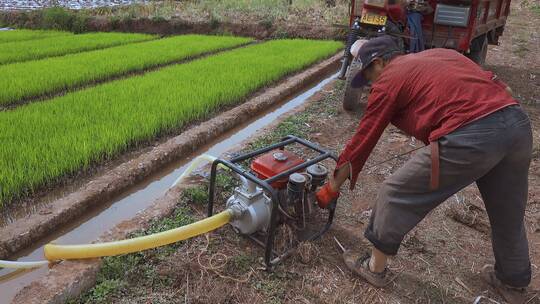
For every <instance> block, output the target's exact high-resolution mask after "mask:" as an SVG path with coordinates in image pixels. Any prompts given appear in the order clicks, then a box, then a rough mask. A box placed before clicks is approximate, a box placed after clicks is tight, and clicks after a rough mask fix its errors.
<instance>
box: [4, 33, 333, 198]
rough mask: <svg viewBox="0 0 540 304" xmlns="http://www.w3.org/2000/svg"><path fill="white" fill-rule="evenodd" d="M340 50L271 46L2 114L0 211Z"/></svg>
mask: <svg viewBox="0 0 540 304" xmlns="http://www.w3.org/2000/svg"><path fill="white" fill-rule="evenodd" d="M341 48H342V43H340V42H335V41H313V40H273V41H269V42H265V43H260V44H255V45H250V46H246V47H243V48H239V49H235V50H231V51H227V52H223V53H220V54H216V55H213V56H209V57H205V58H201V59H198V60H194V61H191V62H188V63H183V64H176V65H171V66H168V67H164V68H162V69H160V70H157V71H154V72H149V73H146V74H143V75H138V76H133V77H129V78H126V79H120V80H115V81H111V82H107V83H104V84H100V85H97V86H94V87H91V88H86V89H83V90H79V91H76V92H72V93H68V94H66V95H64V96H61V97H56V98H53V99H49V100H45V101H41V102H35V103H30V104H27V105H24V106H20V107H18V108H15V109H13V110H10V111H3V112H0V130H2V132H0V142H2V145H0V168H2V170H1V171H0V186H1V189H0V204H2V205H5V204H8V203H9V202H11V201H13V199H15V198H18V197H20V196H23V195H25V194H29V193H32V192H33V191H34V190H36V189H38V188H39V187H43V186H46V185H49V184H50V183H54V182H55V181H56V180H58V179H59V178H62V177H63V176H66V175H70V174H73V173H76V172H78V171H81V170H84V169H87V168H89V167H91V166H93V165H95V164H96V163H99V162H100V161H102V160H105V159H110V158H113V157H115V156H117V155H118V154H119V153H121V152H123V151H126V150H127V149H129V148H132V147H134V146H136V145H137V144H140V143H144V142H147V141H149V140H152V139H155V138H156V137H158V136H161V135H166V134H170V133H172V132H177V131H179V130H181V128H182V127H185V126H186V125H188V124H190V123H191V122H193V121H195V120H198V119H204V118H208V117H209V116H210V115H212V114H213V113H215V112H216V111H218V110H219V109H220V108H222V107H224V106H227V105H233V104H237V103H239V102H242V101H243V100H245V99H246V98H247V97H248V96H249V95H250V94H252V93H254V92H255V91H257V90H258V89H261V88H263V87H265V86H267V85H269V84H272V83H273V82H275V81H277V80H279V79H280V78H282V77H284V76H286V75H288V74H291V73H294V72H297V71H300V70H302V69H303V68H306V67H307V66H309V65H311V64H313V63H315V62H317V61H320V60H322V59H324V58H327V57H329V56H330V55H333V54H335V53H336V52H337V51H338V50H339V49H341Z"/></svg>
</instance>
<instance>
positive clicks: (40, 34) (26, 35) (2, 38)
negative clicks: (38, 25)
mask: <svg viewBox="0 0 540 304" xmlns="http://www.w3.org/2000/svg"><path fill="white" fill-rule="evenodd" d="M71 35H72V34H71V33H69V32H61V31H40V30H12V31H0V43H6V42H15V41H25V40H34V39H43V38H51V37H58V36H71Z"/></svg>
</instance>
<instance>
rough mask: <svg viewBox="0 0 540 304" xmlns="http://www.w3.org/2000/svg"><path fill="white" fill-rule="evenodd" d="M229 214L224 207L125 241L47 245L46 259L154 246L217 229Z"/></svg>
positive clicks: (230, 212) (68, 258) (89, 255)
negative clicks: (216, 211) (193, 220)
mask: <svg viewBox="0 0 540 304" xmlns="http://www.w3.org/2000/svg"><path fill="white" fill-rule="evenodd" d="M231 217H232V211H231V210H229V209H227V210H225V211H223V212H221V213H218V214H216V215H214V216H212V217H209V218H205V219H203V220H200V221H198V222H195V223H192V224H189V225H186V226H182V227H178V228H175V229H171V230H167V231H163V232H160V233H156V234H152V235H146V236H141V237H137V238H133V239H128V240H121V241H115V242H107V243H99V244H85V245H55V244H47V245H45V248H44V253H45V258H46V259H47V260H49V261H55V260H70V259H88V258H97V257H104V256H115V255H121V254H126V253H132V252H137V251H142V250H146V249H150V248H156V247H159V246H164V245H168V244H172V243H175V242H178V241H182V240H185V239H189V238H191V237H194V236H197V235H200V234H203V233H206V232H208V231H212V230H214V229H217V228H219V227H221V226H223V225H225V224H227V223H228V222H229V221H230V220H231Z"/></svg>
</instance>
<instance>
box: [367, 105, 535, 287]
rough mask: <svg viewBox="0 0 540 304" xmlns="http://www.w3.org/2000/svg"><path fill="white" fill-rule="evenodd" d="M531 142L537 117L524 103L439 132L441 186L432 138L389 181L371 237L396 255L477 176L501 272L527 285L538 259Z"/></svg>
mask: <svg viewBox="0 0 540 304" xmlns="http://www.w3.org/2000/svg"><path fill="white" fill-rule="evenodd" d="M531 150H532V132H531V125H530V121H529V118H528V116H527V115H526V114H525V113H524V112H523V110H522V109H521V107H520V106H509V107H506V108H503V109H501V110H499V111H497V112H494V113H492V114H490V115H488V116H486V117H484V118H481V119H479V120H477V121H473V122H471V123H469V124H467V125H465V126H463V127H461V128H459V129H457V130H455V131H454V132H452V133H450V134H448V135H446V136H444V137H442V138H440V139H439V160H440V165H439V166H440V175H439V186H438V188H437V189H435V190H432V189H431V188H430V177H431V158H430V156H431V150H430V148H429V146H428V147H425V148H423V149H420V150H419V151H418V152H417V153H416V154H415V155H414V156H413V157H412V158H411V159H410V160H409V161H407V162H406V163H405V165H404V166H403V167H402V168H400V169H399V170H398V171H397V172H395V173H394V174H393V175H392V176H390V177H389V178H388V179H387V180H386V181H385V182H384V183H383V185H382V188H381V190H380V192H379V195H378V198H377V202H376V205H375V206H374V208H373V212H372V216H371V220H370V224H369V226H368V227H367V229H366V231H365V236H366V238H367V239H368V240H369V241H370V242H371V243H373V245H374V246H375V248H377V249H379V250H380V251H382V252H384V253H386V254H388V255H395V254H396V253H397V251H398V249H399V246H400V243H401V242H402V240H403V238H404V236H405V234H407V233H408V232H409V231H410V230H411V229H412V228H414V227H415V226H416V225H417V224H418V223H419V222H420V221H421V220H422V219H423V218H424V217H425V216H426V215H427V214H428V213H429V212H430V211H431V210H433V208H435V207H437V206H438V205H439V204H441V203H442V202H444V201H445V200H446V199H448V198H449V197H450V196H452V195H453V194H455V193H456V192H458V191H459V190H461V189H463V188H464V187H466V186H468V185H470V184H471V183H473V182H476V184H477V186H478V188H479V190H480V193H481V195H482V199H483V200H484V204H485V206H486V210H487V213H488V216H489V221H490V224H491V232H492V245H493V252H494V254H495V269H496V274H497V277H498V278H499V279H500V280H501V281H502V282H504V283H506V284H508V285H510V286H514V287H524V286H527V285H528V284H529V283H530V280H531V266H530V260H529V248H528V242H527V235H526V231H525V227H524V214H525V206H526V204H527V194H528V193H527V192H528V182H527V178H528V171H529V165H530V161H531Z"/></svg>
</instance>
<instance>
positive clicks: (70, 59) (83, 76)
mask: <svg viewBox="0 0 540 304" xmlns="http://www.w3.org/2000/svg"><path fill="white" fill-rule="evenodd" d="M0 35H1V34H0ZM0 37H1V36H0ZM77 37H78V36H77ZM251 41H252V39H250V38H239V37H221V36H203V35H185V36H175V37H171V38H165V39H159V40H154V41H148V42H141V43H136V44H127V45H122V46H117V47H112V48H107V49H103V50H96V51H91V52H83V53H78V54H71V55H66V56H61V57H55V58H47V59H42V60H35V61H27V62H19V63H14V64H8V65H0V75H3V76H4V81H2V82H0V105H9V104H11V103H14V102H16V101H19V100H21V99H24V98H29V97H34V96H40V95H44V94H50V93H53V92H57V91H59V90H63V89H67V88H72V87H75V86H80V85H83V84H87V83H91V82H94V81H98V80H102V79H106V78H108V77H113V76H115V75H121V74H124V73H127V72H130V71H140V70H144V69H145V68H149V67H152V66H156V65H160V64H165V63H169V62H173V61H178V60H182V59H186V58H189V57H193V56H196V55H200V54H203V53H205V52H211V51H216V50H219V49H224V48H230V47H234V46H238V45H241V44H245V43H248V42H251Z"/></svg>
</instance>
